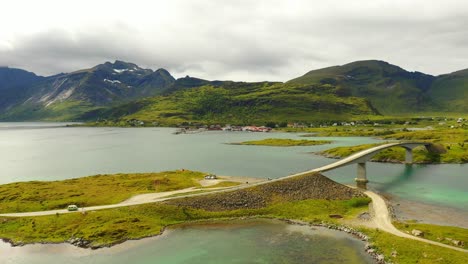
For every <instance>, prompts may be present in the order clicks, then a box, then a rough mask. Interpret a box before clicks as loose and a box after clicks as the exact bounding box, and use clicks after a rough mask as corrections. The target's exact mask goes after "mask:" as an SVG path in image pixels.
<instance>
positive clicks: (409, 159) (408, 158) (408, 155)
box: [405, 148, 413, 164]
mask: <svg viewBox="0 0 468 264" xmlns="http://www.w3.org/2000/svg"><path fill="white" fill-rule="evenodd" d="M405 150H406V155H405V164H413V149H412V148H405Z"/></svg>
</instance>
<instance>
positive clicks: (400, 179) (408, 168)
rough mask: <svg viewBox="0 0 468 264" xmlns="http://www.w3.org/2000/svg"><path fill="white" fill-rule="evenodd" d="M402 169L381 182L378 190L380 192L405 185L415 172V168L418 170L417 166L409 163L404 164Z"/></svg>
mask: <svg viewBox="0 0 468 264" xmlns="http://www.w3.org/2000/svg"><path fill="white" fill-rule="evenodd" d="M402 166H404V169H403V171H402V172H401V173H400V174H397V175H396V176H395V177H394V178H392V179H391V180H390V181H389V182H386V183H385V184H382V186H380V188H379V190H380V191H382V192H388V191H389V190H391V189H393V188H398V187H399V186H401V185H405V184H406V183H407V182H408V181H410V180H411V177H412V176H413V175H414V174H415V170H418V168H420V167H418V166H413V165H411V164H404V165H402Z"/></svg>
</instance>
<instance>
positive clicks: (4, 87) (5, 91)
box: [0, 67, 44, 110]
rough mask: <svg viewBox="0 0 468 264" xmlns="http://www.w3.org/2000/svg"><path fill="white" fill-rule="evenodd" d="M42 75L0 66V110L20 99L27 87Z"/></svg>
mask: <svg viewBox="0 0 468 264" xmlns="http://www.w3.org/2000/svg"><path fill="white" fill-rule="evenodd" d="M42 79H44V77H41V76H37V75H36V74H34V73H32V72H28V71H25V70H21V69H15V68H8V67H0V110H2V109H3V110H6V109H8V108H10V107H12V106H14V105H15V104H17V103H19V101H21V98H23V97H24V96H25V95H26V90H27V88H28V87H29V86H30V85H32V84H34V83H37V82H39V81H41V80H42Z"/></svg>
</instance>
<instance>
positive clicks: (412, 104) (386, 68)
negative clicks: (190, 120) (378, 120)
mask: <svg viewBox="0 0 468 264" xmlns="http://www.w3.org/2000/svg"><path fill="white" fill-rule="evenodd" d="M434 79H435V77H434V76H431V75H427V74H423V73H419V72H408V71H406V70H404V69H402V68H400V67H398V66H395V65H391V64H389V63H387V62H384V61H377V60H369V61H357V62H353V63H349V64H346V65H343V66H334V67H328V68H324V69H319V70H314V71H310V72H308V73H306V74H305V75H303V76H301V77H299V78H296V79H292V80H290V81H289V82H288V83H290V84H331V85H335V86H337V87H340V89H341V91H340V92H341V93H342V94H344V95H352V96H357V97H363V98H366V99H368V100H369V101H370V102H371V103H372V105H373V106H374V107H375V108H376V109H377V110H378V111H379V112H381V113H382V114H399V113H408V112H415V111H429V110H434V103H433V101H432V99H431V98H430V97H429V96H428V94H427V90H429V88H430V87H431V84H432V82H433V80H434ZM436 110H438V109H436Z"/></svg>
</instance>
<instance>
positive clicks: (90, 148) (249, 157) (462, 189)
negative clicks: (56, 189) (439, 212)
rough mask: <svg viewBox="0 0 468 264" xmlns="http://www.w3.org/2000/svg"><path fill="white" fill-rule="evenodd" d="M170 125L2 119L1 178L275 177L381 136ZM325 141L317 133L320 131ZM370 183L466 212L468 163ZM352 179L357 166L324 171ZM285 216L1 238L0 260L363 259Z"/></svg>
mask: <svg viewBox="0 0 468 264" xmlns="http://www.w3.org/2000/svg"><path fill="white" fill-rule="evenodd" d="M174 130H175V129H171V128H138V129H129V128H66V127H57V124H55V123H47V124H43V123H19V124H18V123H0V162H1V171H0V184H2V183H9V182H16V181H30V180H61V179H68V178H73V177H82V176H87V175H94V174H99V173H101V174H102V173H117V172H152V171H162V170H174V169H180V168H185V169H191V170H199V171H205V172H212V173H216V174H219V175H233V176H249V177H260V178H266V177H271V178H278V177H282V176H285V175H288V174H292V173H297V172H301V171H305V170H309V169H313V168H317V167H319V166H322V165H325V164H329V163H332V162H334V161H335V160H332V159H327V158H324V157H321V156H318V155H314V154H311V152H315V151H320V150H323V149H327V148H331V147H335V146H345V145H358V144H367V143H375V142H379V140H376V139H372V138H359V137H344V138H343V137H337V138H324V139H327V140H332V141H333V143H332V144H329V145H322V146H308V147H288V148H281V147H265V146H238V145H228V144H225V143H232V142H241V141H245V140H255V139H264V138H270V137H275V138H299V135H300V134H291V133H245V132H206V133H200V134H190V135H173V134H172V132H173V131H174ZM316 139H321V138H316ZM367 168H368V173H367V174H368V178H369V180H370V183H369V185H370V188H373V189H377V190H378V191H381V192H385V193H390V194H392V195H394V196H397V197H399V198H402V199H409V200H414V201H420V202H425V203H430V204H436V205H439V206H444V207H451V208H455V209H457V210H459V211H465V212H468V206H467V205H468V173H466V171H467V169H468V166H467V165H413V166H405V165H401V164H383V163H368V165H367ZM325 174H326V175H327V176H329V177H331V178H332V179H335V180H337V181H339V182H342V183H353V179H354V178H355V177H356V167H355V165H354V166H347V167H343V168H340V169H337V170H333V171H330V172H327V173H325ZM294 228H295V227H291V226H287V225H284V224H280V223H265V222H260V223H258V222H257V223H249V224H219V225H205V226H203V225H201V226H191V227H186V228H184V229H176V230H173V231H171V232H169V233H167V234H165V235H163V236H161V237H158V238H150V239H144V240H141V241H130V242H126V243H124V244H122V245H119V246H116V247H113V248H111V249H102V250H97V251H92V250H85V249H78V248H76V247H73V246H70V245H65V244H62V245H33V246H25V247H22V248H11V247H10V246H9V245H7V244H5V243H0V253H1V259H0V263H15V264H17V263H117V264H118V263H135V264H139V263H366V262H368V261H369V260H368V257H367V256H365V255H363V254H362V246H363V245H362V243H361V242H359V241H356V240H353V239H352V238H351V237H349V236H347V235H346V234H344V233H340V232H334V231H330V230H322V229H317V230H314V231H313V232H312V233H311V231H310V230H308V231H307V230H304V229H300V228H299V229H294Z"/></svg>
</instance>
